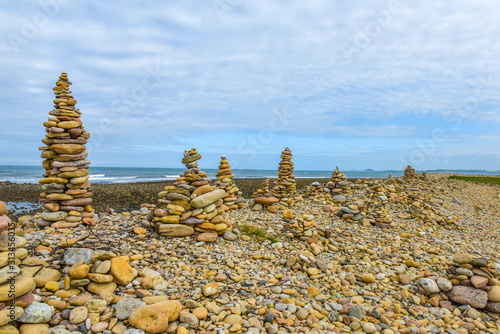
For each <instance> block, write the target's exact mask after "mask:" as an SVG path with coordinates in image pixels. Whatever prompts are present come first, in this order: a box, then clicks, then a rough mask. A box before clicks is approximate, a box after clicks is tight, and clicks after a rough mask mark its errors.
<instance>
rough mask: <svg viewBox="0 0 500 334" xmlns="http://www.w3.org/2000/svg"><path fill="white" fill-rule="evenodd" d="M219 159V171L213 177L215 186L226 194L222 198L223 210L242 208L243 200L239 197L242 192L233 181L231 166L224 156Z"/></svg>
mask: <svg viewBox="0 0 500 334" xmlns="http://www.w3.org/2000/svg"><path fill="white" fill-rule="evenodd" d="M220 158H221V161H220V164H219V170H218V171H217V175H216V176H215V179H216V181H215V185H216V186H217V188H219V189H223V190H224V191H225V192H226V197H224V198H223V200H224V204H223V208H224V210H225V211H228V210H235V209H239V208H242V207H243V204H244V199H243V197H242V196H241V195H242V192H241V191H240V189H239V188H238V187H237V186H236V184H235V183H234V181H233V177H234V174H233V170H232V169H231V165H229V163H228V161H227V159H226V156H225V155H223V156H221V157H220Z"/></svg>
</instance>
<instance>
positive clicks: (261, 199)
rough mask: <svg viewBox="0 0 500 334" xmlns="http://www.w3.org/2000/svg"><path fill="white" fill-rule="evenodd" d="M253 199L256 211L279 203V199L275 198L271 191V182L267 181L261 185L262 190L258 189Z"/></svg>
mask: <svg viewBox="0 0 500 334" xmlns="http://www.w3.org/2000/svg"><path fill="white" fill-rule="evenodd" d="M252 197H253V202H254V205H253V208H252V210H254V211H259V210H261V209H262V208H264V207H265V208H267V207H269V206H270V205H273V204H276V203H278V202H279V199H278V198H276V197H274V196H273V193H272V192H271V191H270V190H269V180H268V179H267V180H265V181H264V182H262V184H261V185H260V188H259V189H257V191H256V192H255V193H253V195H252Z"/></svg>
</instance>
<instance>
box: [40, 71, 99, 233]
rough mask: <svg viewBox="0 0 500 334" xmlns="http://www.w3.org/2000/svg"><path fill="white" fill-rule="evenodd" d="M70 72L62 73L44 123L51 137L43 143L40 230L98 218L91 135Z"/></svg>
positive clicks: (71, 225) (47, 135)
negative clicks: (91, 176) (91, 178)
mask: <svg viewBox="0 0 500 334" xmlns="http://www.w3.org/2000/svg"><path fill="white" fill-rule="evenodd" d="M70 85H71V82H69V81H68V76H67V74H66V73H62V74H61V76H60V77H59V80H58V81H57V82H56V87H54V89H53V90H54V94H55V95H56V99H55V100H54V109H53V110H52V111H50V112H49V119H48V121H47V122H45V123H43V125H44V126H45V127H46V129H45V131H46V132H47V134H46V135H45V138H44V139H42V142H43V143H44V144H45V145H46V146H41V147H40V150H42V154H41V157H42V158H44V159H45V160H44V161H43V167H44V168H45V174H44V175H43V177H44V178H43V179H41V180H40V181H39V182H40V184H42V190H43V192H42V193H41V194H40V197H41V199H40V200H39V201H40V202H41V203H42V206H43V208H44V209H45V211H43V212H42V214H41V216H40V217H41V219H40V220H38V221H37V225H38V226H40V227H43V226H49V225H51V226H52V227H74V226H77V225H79V224H80V223H82V221H83V222H88V221H85V220H84V219H85V218H89V219H91V218H92V217H93V216H94V210H93V209H92V206H91V205H90V204H91V203H92V198H91V197H92V189H91V187H90V182H89V164H90V161H89V160H87V159H86V158H87V155H88V153H87V152H86V151H85V149H86V148H85V144H86V143H87V139H88V138H90V134H89V133H88V132H87V131H85V129H84V128H83V125H82V121H81V120H80V116H81V112H80V111H79V110H78V109H76V108H75V105H76V100H75V99H74V98H73V96H72V95H71V91H70V90H69V86H70Z"/></svg>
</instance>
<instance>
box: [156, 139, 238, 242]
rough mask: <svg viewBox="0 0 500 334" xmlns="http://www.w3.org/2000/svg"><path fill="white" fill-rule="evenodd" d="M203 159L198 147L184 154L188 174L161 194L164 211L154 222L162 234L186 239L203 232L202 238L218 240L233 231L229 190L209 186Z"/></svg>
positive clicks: (160, 198)
mask: <svg viewBox="0 0 500 334" xmlns="http://www.w3.org/2000/svg"><path fill="white" fill-rule="evenodd" d="M200 159H201V155H200V154H199V153H198V151H196V148H192V149H191V150H189V151H184V158H183V159H182V163H183V164H184V165H185V166H186V168H187V169H186V170H185V171H184V174H181V175H180V176H179V177H178V178H177V179H176V180H175V182H174V183H173V185H172V186H167V187H165V191H162V192H160V193H159V194H158V197H159V200H158V201H159V203H160V205H161V207H162V208H159V209H156V210H155V211H154V213H153V217H152V220H153V222H155V223H156V224H155V226H156V230H157V232H158V233H159V234H160V235H162V236H167V237H184V236H190V235H193V234H196V233H197V232H199V233H201V234H200V235H202V237H201V238H200V235H199V236H198V239H201V240H202V241H208V240H210V241H215V240H216V239H217V236H218V235H219V234H223V233H224V232H225V231H227V230H230V229H232V224H233V223H232V221H231V220H230V219H229V215H228V214H227V213H225V211H224V208H223V203H224V200H223V198H224V197H226V191H225V190H224V189H218V188H217V187H212V186H211V185H210V184H209V182H210V179H209V178H208V177H207V173H205V172H203V171H201V170H200V167H199V165H198V160H200Z"/></svg>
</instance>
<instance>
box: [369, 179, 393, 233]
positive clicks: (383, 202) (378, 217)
mask: <svg viewBox="0 0 500 334" xmlns="http://www.w3.org/2000/svg"><path fill="white" fill-rule="evenodd" d="M368 182H370V183H371V185H370V187H369V188H368V189H369V193H368V194H367V196H368V199H367V200H366V202H365V203H366V205H367V206H368V217H367V218H368V221H369V222H370V223H371V224H372V225H376V226H378V227H385V228H387V227H391V225H392V218H391V215H390V214H389V213H388V212H387V207H388V204H389V199H388V197H387V190H386V189H385V188H384V184H383V183H381V182H379V180H370V181H368Z"/></svg>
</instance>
